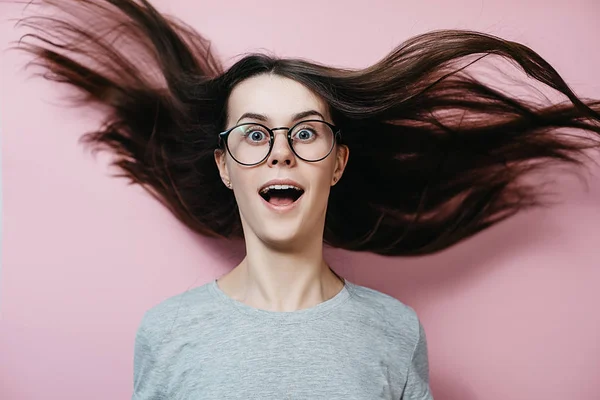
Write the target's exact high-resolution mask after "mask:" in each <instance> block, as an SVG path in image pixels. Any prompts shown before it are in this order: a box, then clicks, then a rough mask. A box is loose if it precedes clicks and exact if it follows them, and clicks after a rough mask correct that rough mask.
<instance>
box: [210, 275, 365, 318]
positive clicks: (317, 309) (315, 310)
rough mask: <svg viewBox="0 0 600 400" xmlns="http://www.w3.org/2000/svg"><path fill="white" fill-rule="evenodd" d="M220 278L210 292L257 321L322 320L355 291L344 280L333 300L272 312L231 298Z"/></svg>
mask: <svg viewBox="0 0 600 400" xmlns="http://www.w3.org/2000/svg"><path fill="white" fill-rule="evenodd" d="M217 280H218V278H215V279H213V281H212V282H211V283H210V285H209V290H210V292H211V293H212V294H213V295H214V296H215V297H216V298H217V299H219V300H220V301H221V302H223V303H224V304H226V305H227V306H228V307H231V308H233V309H235V310H236V311H237V312H239V313H241V314H243V315H246V316H250V317H252V318H253V319H255V320H257V321H275V322H286V323H287V322H305V321H308V320H312V319H317V318H321V317H323V316H325V315H327V314H329V313H330V312H332V311H333V310H334V309H335V308H337V307H338V306H340V305H342V304H344V303H345V302H346V301H347V300H348V299H349V298H350V297H351V294H352V292H353V289H354V284H353V283H351V282H349V281H348V280H347V279H345V278H344V286H343V287H342V289H341V290H340V291H339V292H338V293H337V294H336V295H335V296H333V297H332V298H330V299H328V300H325V301H323V302H321V303H319V304H316V305H314V306H312V307H309V308H303V309H301V310H295V311H271V310H264V309H261V308H256V307H252V306H249V305H248V304H245V303H242V302H241V301H238V300H235V299H233V298H231V297H229V296H228V295H227V294H225V292H223V291H222V290H221V288H220V287H219V285H218V284H217Z"/></svg>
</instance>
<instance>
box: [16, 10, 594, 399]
mask: <svg viewBox="0 0 600 400" xmlns="http://www.w3.org/2000/svg"><path fill="white" fill-rule="evenodd" d="M44 4H47V5H51V6H55V7H57V8H58V9H59V10H61V12H62V13H61V14H59V16H54V17H37V18H28V19H24V20H23V21H22V25H24V26H25V27H28V28H30V29H32V30H33V31H32V32H31V34H29V35H26V36H25V37H24V38H23V39H24V40H23V41H22V42H21V43H20V44H19V46H20V47H21V48H23V49H25V50H26V51H28V52H30V53H32V54H34V55H36V56H37V58H36V61H35V63H36V64H37V65H39V66H42V67H43V68H44V72H45V76H46V77H47V78H49V79H54V80H56V81H59V82H65V83H68V84H70V85H72V86H74V87H75V88H77V89H78V90H79V93H81V94H82V97H80V98H79V99H78V100H79V102H80V103H81V104H97V105H101V106H103V107H104V109H105V110H106V112H107V114H106V115H107V116H106V123H105V124H104V125H103V127H102V128H101V129H99V130H98V131H97V132H94V133H92V134H88V135H86V136H85V138H86V140H87V142H88V143H90V144H93V145H97V146H100V147H102V148H106V149H109V150H110V151H112V152H113V154H114V155H115V163H116V165H117V166H118V167H120V168H121V170H122V171H123V176H126V177H128V178H130V179H132V180H133V181H134V182H136V183H138V184H140V185H142V186H143V187H144V188H146V189H147V190H148V191H149V192H150V193H152V194H153V195H154V196H156V198H157V199H159V200H160V201H161V202H162V203H163V204H164V205H165V206H167V207H169V208H170V210H172V212H173V213H174V215H175V216H176V217H177V218H179V219H180V220H181V221H182V222H183V223H184V224H185V225H186V226H188V227H189V228H191V229H192V230H194V231H195V232H198V233H199V234H202V235H211V236H217V237H221V238H224V239H231V238H243V239H244V241H245V244H246V257H245V258H244V259H243V261H242V262H241V263H240V264H239V265H237V266H236V267H235V268H233V270H232V271H231V272H230V273H228V274H226V275H225V276H222V277H220V278H218V279H215V280H213V281H211V282H209V283H207V284H204V285H202V286H200V287H197V288H194V289H192V290H189V291H187V292H185V293H182V294H178V295H176V296H173V297H172V298H169V299H167V300H165V301H164V302H162V303H161V304H159V305H157V306H155V307H153V308H152V309H150V310H148V311H147V312H146V313H145V315H144V318H143V320H142V322H141V325H140V327H139V329H138V333H137V336H136V346H135V373H134V393H133V399H138V400H150V399H154V400H157V399H169V400H171V399H219V400H223V399H240V398H256V399H329V400H331V399H345V400H348V399H361V400H362V399H376V398H377V399H405V400H409V399H411V400H413V399H421V400H422V399H431V398H432V394H431V391H430V388H429V368H428V358H427V344H426V338H425V334H424V331H423V327H422V325H421V324H420V322H419V319H418V317H417V315H416V314H415V312H414V311H413V310H412V309H411V308H410V307H408V306H406V305H404V304H402V303H401V302H399V301H398V300H395V299H393V298H391V297H389V296H387V295H385V294H383V293H380V292H377V291H375V290H372V289H369V288H366V287H363V286H359V285H357V284H354V283H351V282H349V281H348V280H346V279H344V278H343V277H340V276H338V275H337V274H336V273H335V272H334V271H333V269H332V268H330V266H329V265H328V263H327V262H326V260H324V258H323V244H324V243H327V244H329V245H331V246H334V247H338V248H344V249H349V250H355V251H369V252H373V253H378V254H386V255H416V254H429V253H433V252H436V251H439V250H442V249H445V248H448V247H449V246H452V245H454V244H456V243H458V242H460V241H461V240H463V239H465V238H467V237H470V236H472V235H474V234H476V233H477V232H480V231H481V230H483V229H485V228H487V227H489V226H491V225H493V224H495V223H496V222H498V221H501V220H503V219H505V218H507V217H509V216H511V215H514V214H515V213H516V212H518V211H520V210H522V209H524V208H527V207H531V206H536V205H542V204H545V203H544V202H543V201H542V195H543V194H545V193H541V191H540V190H539V189H536V187H535V186H532V185H530V184H527V183H526V182H525V181H524V180H523V179H521V178H522V177H524V176H526V175H528V174H529V173H531V172H534V171H537V170H539V169H540V168H542V167H544V166H546V165H547V164H548V163H550V162H553V161H558V162H564V163H567V164H575V165H578V164H581V163H582V162H583V159H584V157H585V155H586V152H585V150H587V149H592V148H597V147H598V146H599V145H600V142H599V141H598V137H597V136H596V135H597V134H598V133H600V124H599V122H600V114H599V110H600V102H598V101H589V100H588V101H585V102H584V101H582V100H581V99H579V98H578V97H577V96H576V95H575V94H574V93H573V92H572V91H571V90H570V89H569V88H568V86H567V84H566V83H565V82H564V81H563V80H562V79H561V77H560V76H559V75H558V74H557V72H556V71H555V70H554V69H553V68H552V67H551V66H550V65H549V64H548V63H547V62H545V61H544V60H543V59H542V58H541V57H540V56H538V55H537V54H536V53H535V52H534V51H532V50H531V49H529V48H528V47H526V46H523V45H521V44H518V43H515V42H509V41H505V40H502V39H500V38H497V37H493V36H490V35H486V34H482V33H477V32H471V31H448V30H447V31H437V32H431V33H427V34H424V35H420V36H417V37H415V38H412V39H410V40H409V41H407V42H405V43H404V44H403V45H401V46H399V47H398V48H397V49H396V50H395V51H393V52H392V53H391V54H389V55H388V56H387V57H385V58H384V59H382V60H381V61H380V62H378V63H376V64H375V65H373V66H371V67H369V68H366V69H363V70H345V69H338V68H331V67H327V66H324V65H320V64H316V63H312V62H308V61H303V60H297V59H278V58H272V57H267V56H265V55H260V54H255V55H250V56H247V57H244V58H243V59H241V60H240V61H239V62H237V63H235V65H233V66H231V67H230V68H229V69H227V70H224V69H223V68H222V66H221V65H220V63H219V62H218V61H217V60H216V59H215V58H214V57H213V55H212V53H211V51H210V46H209V43H208V42H207V41H206V40H205V39H204V38H202V37H201V36H200V35H199V34H198V33H196V32H195V31H194V30H192V29H191V28H189V27H187V26H186V25H184V24H183V23H181V22H176V21H175V20H173V19H169V18H167V17H166V16H163V15H161V14H159V13H158V12H157V11H156V10H155V9H154V8H153V7H152V6H151V5H150V4H149V3H148V2H146V1H139V2H135V1H133V0H79V1H75V0H63V1H60V0H52V1H45V2H44ZM61 16H62V17H61ZM489 55H497V56H501V57H504V58H506V59H509V60H511V61H513V62H514V63H516V64H517V65H519V66H520V67H521V68H522V69H523V70H524V71H525V72H526V73H527V74H528V75H529V76H531V77H532V78H535V79H537V81H539V82H540V83H543V84H545V85H547V86H549V87H551V88H553V89H555V90H556V91H558V92H560V93H562V94H564V95H565V96H566V97H567V98H568V99H569V102H566V103H559V104H541V103H535V102H533V101H529V102H528V101H525V100H522V99H517V98H514V97H512V96H510V95H509V94H507V93H505V92H503V91H501V90H499V89H495V88H493V87H491V86H489V85H487V84H484V83H483V82H482V81H480V80H478V79H477V78H476V77H475V76H474V75H472V74H471V73H470V72H469V71H470V69H469V66H470V65H471V64H473V63H475V62H476V61H478V60H480V59H481V58H484V57H486V56H489ZM562 128H572V129H575V130H579V131H587V133H589V135H587V136H584V135H574V134H572V133H567V132H565V131H564V130H562Z"/></svg>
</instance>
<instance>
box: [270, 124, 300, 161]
mask: <svg viewBox="0 0 600 400" xmlns="http://www.w3.org/2000/svg"><path fill="white" fill-rule="evenodd" d="M273 134H274V135H275V140H274V141H273V149H272V150H271V154H269V158H268V159H267V164H268V165H277V164H285V165H293V164H294V163H295V162H296V155H295V154H294V152H293V151H292V149H291V148H290V145H289V143H288V141H287V130H286V129H281V128H277V129H273Z"/></svg>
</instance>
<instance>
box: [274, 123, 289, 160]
mask: <svg viewBox="0 0 600 400" xmlns="http://www.w3.org/2000/svg"><path fill="white" fill-rule="evenodd" d="M281 130H286V131H287V135H286V139H287V142H288V146H289V147H290V150H292V152H294V149H293V148H292V143H291V141H290V131H291V128H288V127H287V126H280V127H277V128H270V129H269V131H271V143H270V146H269V147H270V149H269V154H271V151H272V150H273V146H275V133H274V132H275V131H281Z"/></svg>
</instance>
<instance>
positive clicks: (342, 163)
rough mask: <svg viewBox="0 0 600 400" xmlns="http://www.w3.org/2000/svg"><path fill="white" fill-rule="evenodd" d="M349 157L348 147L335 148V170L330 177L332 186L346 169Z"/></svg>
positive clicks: (339, 146) (341, 145)
mask: <svg viewBox="0 0 600 400" xmlns="http://www.w3.org/2000/svg"><path fill="white" fill-rule="evenodd" d="M349 156H350V149H349V148H348V146H346V145H345V144H340V145H338V146H337V148H336V153H335V169H334V170H333V177H332V181H333V183H332V184H333V185H335V184H336V183H337V182H338V181H339V180H340V178H341V177H342V174H343V173H344V170H345V169H346V164H348V157H349Z"/></svg>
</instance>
